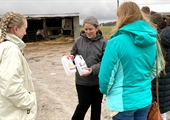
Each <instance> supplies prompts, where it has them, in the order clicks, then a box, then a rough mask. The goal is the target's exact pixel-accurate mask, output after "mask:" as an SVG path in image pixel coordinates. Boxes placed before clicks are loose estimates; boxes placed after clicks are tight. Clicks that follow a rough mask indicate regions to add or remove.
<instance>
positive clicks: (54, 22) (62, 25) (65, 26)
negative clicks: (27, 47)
mask: <svg viewBox="0 0 170 120" xmlns="http://www.w3.org/2000/svg"><path fill="white" fill-rule="evenodd" d="M24 16H25V17H26V18H27V21H28V28H27V35H25V36H24V38H23V40H24V41H25V42H30V41H39V40H42V39H48V38H49V39H55V38H58V37H59V36H61V35H62V36H72V37H74V39H75V38H77V37H78V36H79V31H80V30H79V13H64V14H24ZM37 31H38V34H36V33H37Z"/></svg>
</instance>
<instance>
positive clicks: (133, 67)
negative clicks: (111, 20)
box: [99, 2, 165, 120]
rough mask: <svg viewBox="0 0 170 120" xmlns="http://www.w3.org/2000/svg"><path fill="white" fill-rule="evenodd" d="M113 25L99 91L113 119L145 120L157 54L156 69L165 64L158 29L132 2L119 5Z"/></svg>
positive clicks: (149, 102) (102, 67)
mask: <svg viewBox="0 0 170 120" xmlns="http://www.w3.org/2000/svg"><path fill="white" fill-rule="evenodd" d="M116 26H117V29H116V31H115V33H114V34H113V35H112V36H111V38H110V40H109V41H108V43H107V46H106V50H105V52H104V56H103V58H102V62H101V67H100V72H99V85H100V91H101V92H102V93H103V94H106V106H107V108H108V109H109V110H110V111H111V112H112V113H113V112H114V115H113V114H112V119H113V120H147V115H148V111H149V107H150V104H151V103H152V93H151V80H153V78H155V76H156V57H157V56H158V58H159V71H161V70H162V69H164V66H165V62H164V59H163V56H162V52H161V49H160V47H158V48H157V45H158V46H159V43H158V41H157V39H156V36H157V31H156V29H155V28H154V27H153V26H152V25H151V24H150V22H149V20H148V17H147V16H146V15H144V14H143V13H142V11H141V10H140V8H139V6H138V5H137V4H136V3H134V2H124V3H123V4H122V5H121V6H120V7H119V8H118V11H117V24H116ZM156 44H157V45H156ZM157 53H158V54H157ZM161 63H162V64H161Z"/></svg>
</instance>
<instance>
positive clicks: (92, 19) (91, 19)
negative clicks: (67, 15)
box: [83, 16, 99, 27]
mask: <svg viewBox="0 0 170 120" xmlns="http://www.w3.org/2000/svg"><path fill="white" fill-rule="evenodd" d="M86 23H89V24H91V25H93V26H94V27H98V26H99V22H98V20H97V18H95V17H94V16H88V17H87V18H86V19H84V21H83V26H84V25H85V24H86Z"/></svg>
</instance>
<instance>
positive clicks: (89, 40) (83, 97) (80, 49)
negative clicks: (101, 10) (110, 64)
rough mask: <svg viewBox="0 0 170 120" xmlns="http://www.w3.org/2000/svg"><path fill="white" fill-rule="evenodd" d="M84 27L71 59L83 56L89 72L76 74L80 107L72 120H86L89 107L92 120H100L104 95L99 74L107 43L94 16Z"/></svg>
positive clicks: (87, 20)
mask: <svg viewBox="0 0 170 120" xmlns="http://www.w3.org/2000/svg"><path fill="white" fill-rule="evenodd" d="M83 27H84V31H82V32H81V34H80V37H78V38H77V39H76V40H75V42H74V45H73V48H72V50H71V53H70V54H71V55H70V58H71V59H72V60H74V57H75V56H76V55H81V56H82V57H83V59H84V60H85V62H86V64H87V67H88V68H87V70H88V72H87V73H84V74H83V75H80V74H79V73H78V72H76V75H75V77H76V78H75V79H76V90H77V94H78V105H77V107H76V110H75V112H74V114H73V116H72V120H84V117H85V114H86V112H87V110H88V109H89V107H91V120H100V114H101V103H102V97H103V95H102V93H101V92H100V91H99V78H98V73H99V69H100V63H101V59H102V57H103V54H104V50H105V46H106V42H107V41H106V39H104V37H103V35H102V32H101V31H100V29H99V23H98V20H97V19H96V18H95V17H94V16H89V17H87V18H86V19H85V20H84V22H83Z"/></svg>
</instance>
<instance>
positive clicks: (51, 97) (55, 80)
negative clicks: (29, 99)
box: [24, 41, 169, 120]
mask: <svg viewBox="0 0 170 120" xmlns="http://www.w3.org/2000/svg"><path fill="white" fill-rule="evenodd" d="M72 45H73V42H70V43H68V42H66V43H60V42H58V43H57V42H52V41H51V42H46V43H45V42H36V43H27V46H26V48H25V50H24V55H25V57H26V59H27V61H28V63H29V66H30V69H31V70H32V73H33V82H34V85H35V90H36V95H37V104H38V114H37V118H36V120H71V116H72V114H73V112H74V110H75V108H76V105H77V101H78V100H77V94H76V89H75V81H74V75H71V76H67V75H66V73H65V71H64V69H63V67H62V64H61V55H62V54H63V53H69V52H70V50H71V48H72ZM104 98H105V97H104ZM168 118H169V113H168ZM85 120H90V109H89V111H88V113H87V115H86V117H85ZM101 120H111V118H110V117H109V112H108V110H107V109H106V107H105V102H104V99H103V103H102V114H101ZM125 120H126V119H125Z"/></svg>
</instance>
